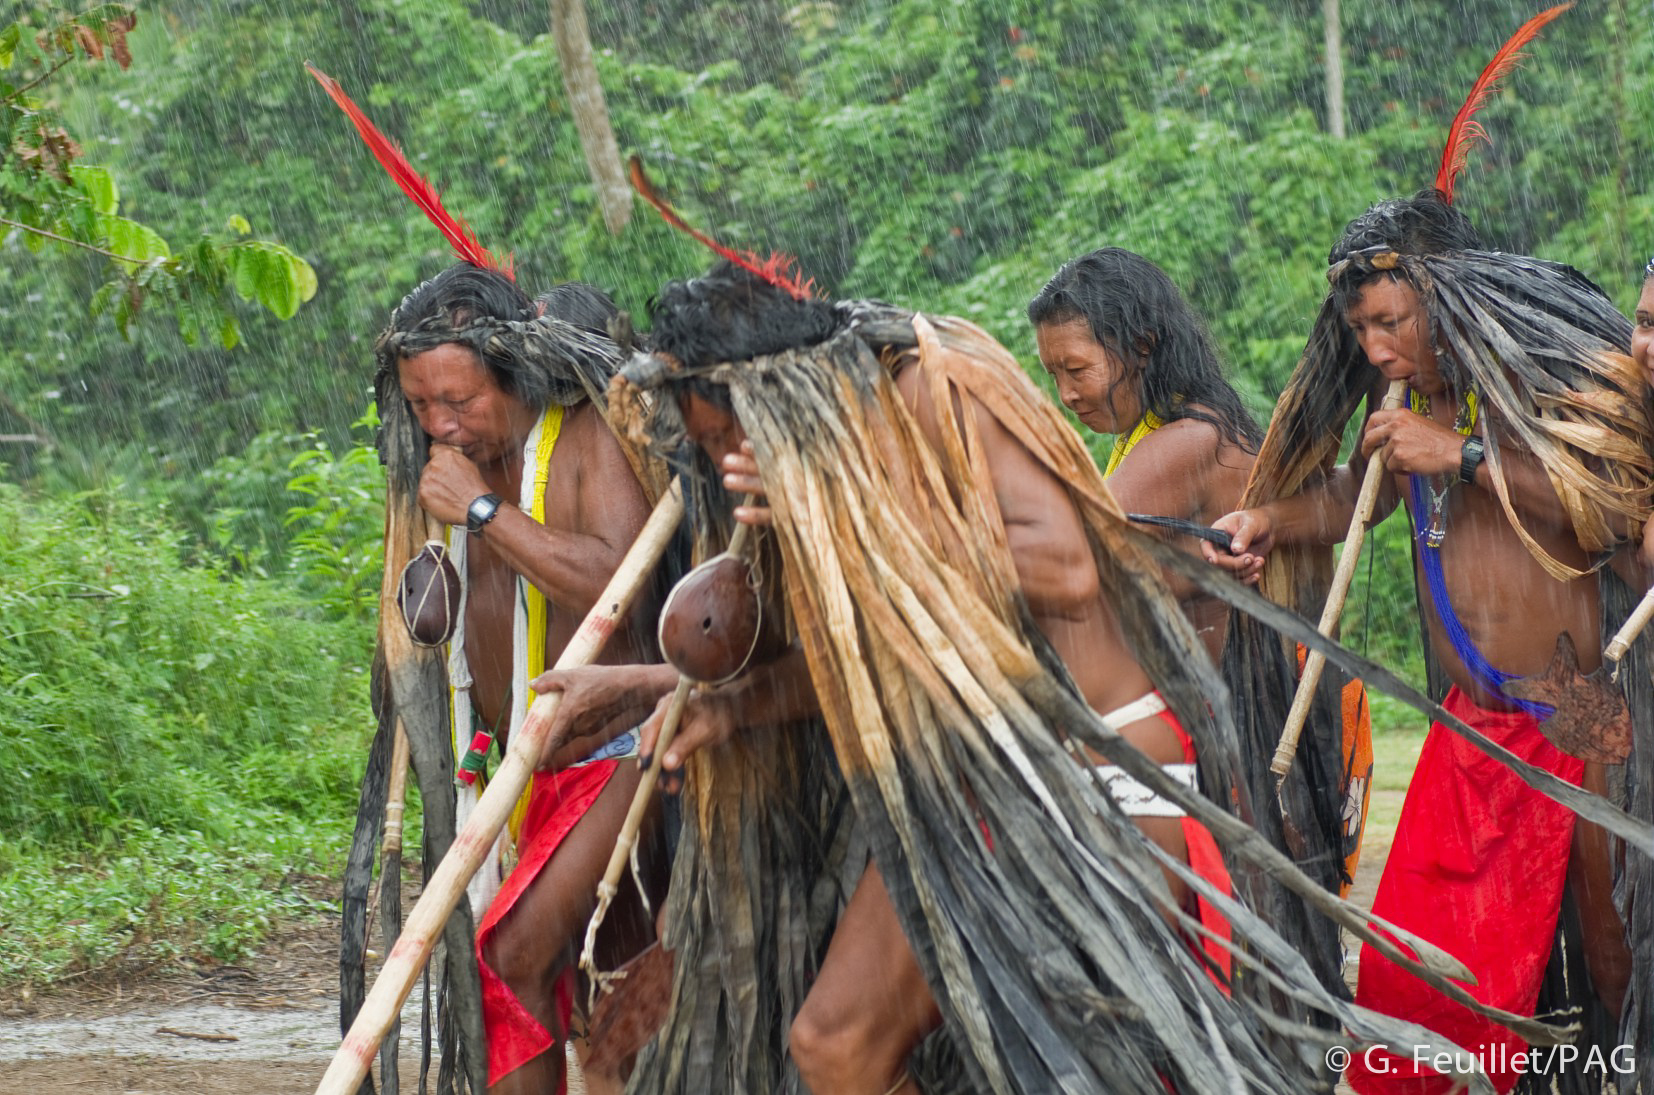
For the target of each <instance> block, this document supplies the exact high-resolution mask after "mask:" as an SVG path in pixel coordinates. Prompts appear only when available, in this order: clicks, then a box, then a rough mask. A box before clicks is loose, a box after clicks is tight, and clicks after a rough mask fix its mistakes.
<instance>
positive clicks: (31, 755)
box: [0, 462, 372, 982]
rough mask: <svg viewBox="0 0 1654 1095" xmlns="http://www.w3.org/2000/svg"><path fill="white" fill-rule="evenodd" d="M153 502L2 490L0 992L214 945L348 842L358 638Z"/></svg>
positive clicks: (257, 926)
mask: <svg viewBox="0 0 1654 1095" xmlns="http://www.w3.org/2000/svg"><path fill="white" fill-rule="evenodd" d="M313 463H314V462H313ZM166 510H167V506H166V504H165V503H157V501H156V499H155V498H153V497H151V496H146V495H145V494H144V492H143V491H142V490H141V489H127V488H120V487H117V488H115V489H111V490H108V491H89V492H85V493H81V494H62V495H58V496H56V497H43V496H39V495H34V494H30V493H27V492H25V491H24V490H22V489H20V488H18V487H16V486H11V485H4V484H0V754H3V755H4V756H5V757H6V761H7V793H6V794H5V795H4V796H0V982H3V981H8V980H15V979H18V978H26V979H35V978H39V977H43V976H50V975H52V974H54V973H59V972H63V971H64V970H68V969H75V968H84V967H85V966H87V965H90V964H100V963H103V962H106V961H109V960H110V959H112V958H117V957H118V958H123V959H127V960H133V961H138V960H147V959H153V958H156V957H161V956H164V955H165V954H166V953H169V952H170V951H172V950H178V949H182V950H183V951H184V952H186V953H192V952H196V951H199V952H201V953H205V954H209V955H212V956H215V957H225V956H227V955H228V954H231V953H234V952H235V951H236V950H237V949H238V948H240V947H244V946H245V945H247V944H248V943H249V942H251V941H253V940H255V939H256V938H257V937H258V935H259V933H260V932H261V931H262V929H263V928H264V927H265V926H267V925H268V923H269V919H270V917H271V916H272V915H274V914H275V913H276V912H277V911H279V910H280V909H281V908H284V907H288V906H292V905H294V904H295V903H301V904H302V901H301V899H300V898H298V897H297V895H296V892H295V891H293V890H292V888H291V887H290V886H287V885H283V884H281V883H283V880H284V879H286V877H287V876H288V875H289V874H290V873H291V872H294V871H298V872H312V873H324V872H329V871H332V870H333V869H334V868H335V867H336V862H335V861H336V859H337V857H338V854H339V852H340V851H341V850H342V847H343V844H344V840H345V825H346V822H345V820H344V819H348V818H349V817H350V816H352V814H353V812H354V803H355V785H356V780H357V779H358V777H359V767H360V756H361V752H362V747H363V744H364V741H365V732H366V729H367V728H368V727H369V726H370V725H371V718H372V717H371V714H370V713H369V712H368V710H367V685H366V681H367V665H368V662H369V659H370V657H371V655H372V638H371V634H370V633H369V631H368V629H365V628H363V627H361V626H359V625H358V624H356V623H355V622H354V620H353V619H352V618H351V617H349V616H348V615H336V616H332V615H329V613H327V612H326V611H325V610H324V609H322V608H318V607H317V606H316V605H315V604H314V603H313V600H312V599H311V598H308V597H306V596H304V595H303V594H302V593H301V592H300V591H299V590H297V589H295V588H294V584H293V582H291V581H289V580H286V579H273V578H260V577H254V576H239V577H238V576H233V575H231V574H229V573H227V572H226V570H225V568H224V567H223V566H222V565H220V564H218V563H216V562H212V561H206V562H198V563H190V562H188V561H187V555H188V553H189V552H190V551H191V550H193V549H192V547H191V545H190V543H189V540H188V537H187V536H186V534H184V533H182V532H180V531H179V530H178V529H177V527H176V526H175V525H174V524H173V523H172V522H171V520H170V518H169V516H168V514H167V512H166Z"/></svg>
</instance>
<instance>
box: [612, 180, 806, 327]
mask: <svg viewBox="0 0 1654 1095" xmlns="http://www.w3.org/2000/svg"><path fill="white" fill-rule="evenodd" d="M630 168H631V171H630V174H631V179H632V189H633V190H636V191H637V192H638V194H639V196H641V197H642V198H643V200H644V201H646V202H648V203H649V204H650V205H652V206H654V207H655V211H656V212H657V213H659V214H660V215H661V219H662V220H664V221H665V222H666V223H667V224H670V225H671V226H672V227H673V228H676V229H677V230H678V231H680V232H682V233H684V234H685V235H686V236H689V237H690V238H691V239H693V240H695V241H696V242H698V243H700V244H701V245H702V246H704V247H706V248H708V249H710V250H711V251H712V252H713V253H715V254H718V255H721V256H723V257H724V258H726V259H728V260H729V261H730V262H733V263H734V264H735V265H737V266H739V267H740V268H741V269H743V270H745V271H747V272H748V273H750V274H753V275H754V276H756V277H759V278H762V279H763V280H764V281H766V282H768V283H769V284H771V285H773V286H775V287H776V288H777V289H780V290H781V291H782V292H784V293H787V294H788V295H790V296H791V297H792V298H793V299H794V300H807V299H809V298H810V297H812V296H814V295H815V279H814V278H808V279H804V280H800V274H799V272H798V260H796V259H794V258H793V257H792V256H791V255H786V254H782V253H781V252H780V251H773V252H771V253H770V257H769V258H767V259H761V258H759V257H758V255H757V253H756V252H753V251H737V250H735V249H734V248H733V247H726V246H724V245H723V244H721V243H719V242H718V241H717V240H715V239H713V238H712V237H711V236H709V235H707V234H706V233H705V232H702V231H701V230H700V229H698V228H694V227H692V226H691V225H690V224H689V223H688V222H687V221H685V220H684V219H683V218H682V217H681V216H679V215H678V211H677V210H676V209H673V208H672V206H671V204H670V203H668V202H667V200H666V199H665V198H663V197H661V196H660V195H659V194H657V193H656V192H655V187H654V185H653V184H652V183H651V182H650V181H649V177H648V176H647V175H645V174H644V173H643V161H642V160H640V159H638V158H637V157H636V156H633V157H632V158H631V163H630Z"/></svg>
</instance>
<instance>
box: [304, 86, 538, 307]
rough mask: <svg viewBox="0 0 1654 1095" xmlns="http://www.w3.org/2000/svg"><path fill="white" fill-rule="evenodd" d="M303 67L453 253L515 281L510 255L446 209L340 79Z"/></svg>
mask: <svg viewBox="0 0 1654 1095" xmlns="http://www.w3.org/2000/svg"><path fill="white" fill-rule="evenodd" d="M304 67H305V70H306V71H308V72H309V73H310V75H312V76H314V77H315V78H316V82H317V83H318V84H321V85H322V90H324V91H326V92H327V93H328V95H329V96H331V97H332V99H333V101H334V102H335V103H338V104H339V109H340V110H342V111H344V112H345V114H347V115H348V116H349V117H350V120H351V121H352V122H353V123H355V125H356V132H358V133H360V134H361V135H362V141H363V143H364V144H366V145H367V146H368V150H369V151H370V152H372V153H373V155H374V158H375V159H377V160H378V161H379V163H380V166H382V167H384V169H385V173H386V174H387V175H389V176H390V177H391V181H393V182H394V183H396V185H397V186H399V187H401V188H402V193H404V194H406V195H408V197H409V199H411V200H412V201H413V203H414V204H415V205H417V206H418V207H419V209H420V212H422V213H424V214H425V215H426V216H427V217H429V218H430V220H431V223H432V224H434V225H436V228H437V231H438V232H441V233H442V235H443V238H445V239H446V240H447V241H448V242H449V244H451V245H452V246H453V248H454V254H456V255H458V256H459V257H460V258H461V259H462V260H463V261H465V262H468V263H470V264H471V265H472V266H480V267H482V268H483V269H485V270H498V271H499V272H500V273H502V274H504V275H505V276H506V277H508V278H510V279H511V280H512V281H516V280H517V278H516V274H515V273H514V272H513V270H512V261H511V256H510V255H509V254H508V255H506V256H505V259H504V260H503V261H501V260H500V259H496V258H495V257H494V253H493V252H492V251H490V250H488V249H487V248H486V247H484V246H483V245H482V244H481V243H480V242H479V241H478V240H477V236H476V233H475V232H473V231H471V226H470V225H468V224H466V223H465V221H463V220H462V219H460V218H459V217H456V216H454V215H453V214H452V213H450V212H448V210H446V209H444V208H443V206H442V198H441V197H440V196H439V195H438V194H437V192H436V187H434V186H432V185H431V183H430V181H429V180H428V179H426V178H425V177H424V176H423V175H421V174H420V173H419V172H417V171H415V170H414V167H413V164H411V163H409V162H408V158H407V157H406V156H404V155H403V154H402V151H401V149H399V148H397V147H396V146H395V145H394V144H392V143H391V141H390V138H388V137H386V136H385V135H384V134H383V133H381V132H379V127H378V126H376V125H374V124H373V122H372V121H370V120H369V119H368V116H367V115H366V114H363V113H362V108H361V107H359V106H357V105H356V104H355V103H354V102H352V101H351V99H350V96H348V95H346V94H345V90H344V88H342V87H340V86H339V81H337V80H335V79H334V78H333V77H331V76H329V75H328V74H327V73H325V72H323V71H322V70H321V69H319V68H317V67H316V66H315V65H312V64H310V63H309V62H308V61H307V62H305V66H304Z"/></svg>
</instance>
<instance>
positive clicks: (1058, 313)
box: [1028, 247, 1263, 453]
mask: <svg viewBox="0 0 1654 1095" xmlns="http://www.w3.org/2000/svg"><path fill="white" fill-rule="evenodd" d="M1072 320H1084V321H1085V323H1086V326H1087V327H1089V328H1090V329H1091V337H1092V338H1094V339H1096V340H1097V342H1098V344H1099V345H1101V346H1102V347H1103V348H1104V349H1105V350H1107V351H1108V352H1109V353H1111V354H1113V355H1114V356H1115V357H1117V358H1119V359H1120V360H1121V361H1122V362H1126V363H1130V362H1132V361H1134V360H1139V359H1141V360H1142V361H1143V366H1142V368H1140V369H1131V370H1129V373H1128V377H1127V378H1126V379H1129V380H1130V382H1131V383H1133V384H1135V385H1136V387H1137V397H1138V406H1140V407H1142V408H1143V410H1144V411H1152V412H1153V413H1154V414H1155V415H1156V416H1157V417H1158V418H1160V419H1161V421H1164V422H1173V421H1176V420H1177V419H1180V418H1191V419H1194V420H1196V421H1199V422H1205V423H1208V424H1209V425H1211V426H1212V427H1214V428H1215V429H1216V430H1217V431H1218V434H1219V435H1220V436H1222V437H1223V438H1225V439H1226V440H1228V441H1230V442H1232V443H1233V444H1235V445H1238V446H1240V447H1241V448H1242V449H1244V450H1246V451H1247V452H1249V453H1256V452H1257V451H1258V444H1259V443H1260V442H1261V441H1262V440H1263V431H1261V430H1260V429H1259V428H1258V424H1257V422H1255V421H1254V420H1253V418H1252V416H1251V415H1250V414H1248V413H1247V411H1246V407H1245V406H1244V405H1243V404H1242V403H1241V398H1240V394H1239V393H1238V392H1236V391H1235V389H1234V387H1233V386H1232V385H1231V384H1230V383H1229V381H1228V380H1227V379H1226V378H1225V377H1224V375H1223V359H1222V358H1221V357H1219V356H1218V352H1217V349H1216V347H1214V346H1213V344H1212V337H1211V335H1210V333H1208V332H1207V330H1206V325H1205V324H1204V323H1203V322H1201V319H1200V317H1199V316H1198V315H1196V314H1195V312H1194V309H1192V308H1190V307H1189V302H1188V301H1187V300H1185V299H1184V297H1183V294H1182V293H1181V292H1179V291H1178V288H1177V286H1176V285H1174V284H1173V283H1172V279H1171V278H1169V277H1167V276H1166V273H1165V271H1163V270H1161V269H1160V267H1158V266H1156V265H1155V264H1154V263H1152V262H1150V261H1149V260H1148V259H1146V258H1144V257H1143V256H1142V255H1139V254H1136V253H1135V252H1132V251H1127V250H1125V249H1123V248H1119V247H1104V248H1100V249H1099V250H1096V251H1093V252H1091V253H1090V254H1087V255H1081V256H1080V257H1079V258H1077V259H1071V260H1069V261H1068V262H1066V263H1064V264H1063V267H1062V269H1060V270H1058V271H1057V274H1056V276H1055V277H1053V278H1052V279H1051V280H1050V281H1048V282H1047V283H1046V284H1045V288H1043V289H1041V290H1040V291H1039V294H1038V295H1037V296H1035V297H1034V299H1033V300H1032V301H1030V302H1029V304H1028V322H1030V323H1032V324H1033V325H1034V326H1036V327H1038V326H1041V325H1043V324H1047V323H1066V322H1069V321H1072ZM1121 382H1124V380H1122V381H1121Z"/></svg>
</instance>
